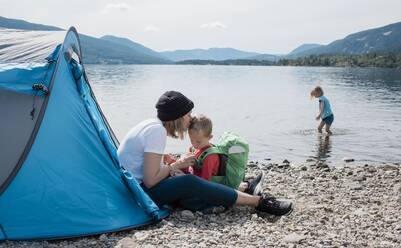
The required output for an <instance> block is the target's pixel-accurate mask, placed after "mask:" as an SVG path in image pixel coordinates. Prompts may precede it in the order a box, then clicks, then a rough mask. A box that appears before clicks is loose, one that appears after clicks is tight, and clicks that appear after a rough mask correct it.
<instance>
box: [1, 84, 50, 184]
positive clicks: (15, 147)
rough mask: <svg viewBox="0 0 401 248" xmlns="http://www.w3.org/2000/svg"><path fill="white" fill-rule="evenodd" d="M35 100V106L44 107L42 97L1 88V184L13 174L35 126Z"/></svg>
mask: <svg viewBox="0 0 401 248" xmlns="http://www.w3.org/2000/svg"><path fill="white" fill-rule="evenodd" d="M33 101H35V108H37V109H40V108H41V107H42V104H43V98H42V97H33V96H30V95H26V94H19V93H16V92H12V91H4V90H3V91H2V90H0V106H1V107H0V116H2V118H1V122H0V130H1V136H0V147H1V149H0V158H1V167H0V186H3V185H5V184H6V183H7V179H8V178H9V177H11V175H12V174H13V172H14V170H15V167H16V165H17V164H18V161H19V158H20V156H21V154H22V153H23V151H24V149H25V147H26V146H27V143H28V141H29V138H30V135H31V133H32V131H33V129H34V127H35V124H36V121H37V117H38V115H37V114H36V115H35V114H33V115H31V113H32V109H33V107H32V105H33ZM15 130H18V132H15ZM0 188H2V187H0Z"/></svg>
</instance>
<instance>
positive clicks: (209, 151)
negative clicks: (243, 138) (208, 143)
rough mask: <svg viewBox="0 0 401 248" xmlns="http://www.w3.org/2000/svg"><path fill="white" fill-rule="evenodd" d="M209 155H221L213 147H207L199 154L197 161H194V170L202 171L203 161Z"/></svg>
mask: <svg viewBox="0 0 401 248" xmlns="http://www.w3.org/2000/svg"><path fill="white" fill-rule="evenodd" d="M210 154H223V153H222V152H221V151H220V150H219V149H218V148H216V147H214V146H212V147H209V148H208V149H206V150H204V151H203V152H202V153H201V155H200V156H199V157H198V159H197V160H196V164H195V168H196V169H202V166H203V161H204V160H205V158H206V157H207V156H209V155H210Z"/></svg>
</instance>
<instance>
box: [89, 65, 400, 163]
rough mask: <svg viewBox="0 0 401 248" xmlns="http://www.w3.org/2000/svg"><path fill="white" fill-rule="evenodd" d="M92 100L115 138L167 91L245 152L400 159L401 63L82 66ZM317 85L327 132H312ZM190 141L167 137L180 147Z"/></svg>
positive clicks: (334, 159) (171, 146) (293, 157)
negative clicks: (326, 110)
mask: <svg viewBox="0 0 401 248" xmlns="http://www.w3.org/2000/svg"><path fill="white" fill-rule="evenodd" d="M86 70H87V72H88V77H89V80H90V81H91V83H92V85H93V88H94V91H95V94H96V97H97V100H98V101H99V104H100V105H101V107H102V109H103V111H104V113H105V115H106V117H107V118H108V120H109V122H110V124H111V126H112V127H113V130H114V132H115V133H116V135H117V137H118V138H119V139H120V140H121V139H122V138H123V137H124V135H125V134H126V133H127V132H128V131H129V129H130V128H131V127H132V126H134V125H135V124H137V123H139V122H140V121H141V120H143V119H146V118H151V117H155V108H154V105H155V102H156V101H157V98H158V97H159V96H160V95H161V94H162V93H163V92H165V91H167V90H177V91H181V92H182V93H184V94H185V95H187V96H188V97H189V98H190V99H192V100H193V101H194V102H195V109H194V112H195V113H203V114H206V115H208V116H209V117H210V118H211V119H212V121H213V124H214V135H215V137H216V138H215V139H214V140H213V141H214V142H216V141H217V140H218V139H217V138H218V137H219V136H220V135H221V134H222V133H223V132H224V131H233V132H236V133H238V134H240V135H241V136H243V137H245V138H246V139H247V140H248V141H249V143H250V148H251V153H250V158H251V159H260V160H261V159H265V158H270V159H272V160H273V161H280V160H283V159H284V158H286V159H288V160H290V161H292V162H297V163H298V162H299V163H301V162H305V161H306V160H307V159H308V158H318V159H320V160H326V161H327V162H328V163H331V164H333V165H341V164H342V163H343V162H342V160H343V158H344V157H350V158H354V159H355V160H356V162H355V163H359V164H363V163H382V162H400V161H401V152H400V151H401V142H400V140H401V70H396V69H372V68H370V69H359V68H324V67H318V68H317V67H275V66H266V67H265V66H260V67H258V66H192V65H88V66H86ZM315 85H321V86H322V87H323V89H324V91H325V95H326V96H327V97H328V98H329V100H330V102H331V105H332V109H333V112H334V115H335V120H334V123H333V126H332V131H333V133H334V135H333V136H330V137H326V136H325V135H318V134H317V132H316V127H317V125H318V122H317V121H316V120H315V118H314V117H315V116H316V115H317V113H318V103H317V100H316V99H312V100H311V99H310V98H309V92H310V90H311V89H312V88H313V87H314V86H315ZM188 147H189V141H188V140H184V141H175V140H169V141H168V148H167V150H168V151H169V152H178V153H183V152H185V151H186V150H187V149H188Z"/></svg>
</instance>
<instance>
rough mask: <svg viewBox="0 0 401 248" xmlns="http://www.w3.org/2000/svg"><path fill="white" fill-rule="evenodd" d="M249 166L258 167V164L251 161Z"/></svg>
mask: <svg viewBox="0 0 401 248" xmlns="http://www.w3.org/2000/svg"><path fill="white" fill-rule="evenodd" d="M248 167H250V168H254V167H258V165H257V164H256V163H249V164H248Z"/></svg>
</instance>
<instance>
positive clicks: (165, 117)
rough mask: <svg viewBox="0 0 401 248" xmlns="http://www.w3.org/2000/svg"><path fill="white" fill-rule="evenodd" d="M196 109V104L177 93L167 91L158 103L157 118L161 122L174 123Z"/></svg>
mask: <svg viewBox="0 0 401 248" xmlns="http://www.w3.org/2000/svg"><path fill="white" fill-rule="evenodd" d="M193 108H194V103H193V102H192V101H191V100H189V99H188V98H187V97H186V96H184V95H183V94H181V93H180V92H177V91H166V92H165V93H164V94H163V95H162V96H161V97H160V98H159V100H158V101H157V103H156V109H157V117H158V118H159V119H160V120H161V121H174V120H177V119H178V118H180V117H183V116H184V115H185V114H187V113H188V112H189V111H191V110H192V109H193Z"/></svg>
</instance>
